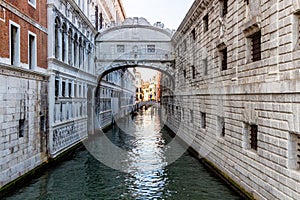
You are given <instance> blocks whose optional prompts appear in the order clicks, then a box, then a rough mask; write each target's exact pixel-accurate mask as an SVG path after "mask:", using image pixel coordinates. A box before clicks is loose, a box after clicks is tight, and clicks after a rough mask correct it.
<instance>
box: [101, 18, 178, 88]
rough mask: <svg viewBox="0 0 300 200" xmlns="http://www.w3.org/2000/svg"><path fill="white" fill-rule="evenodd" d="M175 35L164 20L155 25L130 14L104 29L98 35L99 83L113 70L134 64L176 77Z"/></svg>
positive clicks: (133, 65) (134, 65) (130, 66)
mask: <svg viewBox="0 0 300 200" xmlns="http://www.w3.org/2000/svg"><path fill="white" fill-rule="evenodd" d="M172 35H173V32H172V31H171V30H169V29H165V28H164V27H163V24H161V23H159V22H158V23H156V24H154V25H153V26H152V25H150V23H149V22H148V21H147V20H146V19H144V18H127V19H125V21H124V22H123V23H122V24H121V25H118V26H113V27H110V28H108V29H105V30H102V31H101V32H100V33H99V34H98V36H97V37H96V39H95V43H96V72H97V75H98V83H99V81H100V80H101V78H102V77H103V76H104V75H105V74H107V73H109V72H111V71H114V70H117V69H121V68H132V67H145V68H150V69H154V70H158V71H160V72H163V73H164V74H166V75H168V76H170V77H171V80H173V77H174V75H175V69H174V59H175V57H174V53H173V52H174V51H173V49H174V48H173V46H172V42H171V40H172Z"/></svg>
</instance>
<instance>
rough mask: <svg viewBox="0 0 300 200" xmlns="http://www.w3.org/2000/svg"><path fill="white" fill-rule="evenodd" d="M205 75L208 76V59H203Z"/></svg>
mask: <svg viewBox="0 0 300 200" xmlns="http://www.w3.org/2000/svg"><path fill="white" fill-rule="evenodd" d="M203 74H204V75H207V74H208V69H207V58H205V59H203Z"/></svg>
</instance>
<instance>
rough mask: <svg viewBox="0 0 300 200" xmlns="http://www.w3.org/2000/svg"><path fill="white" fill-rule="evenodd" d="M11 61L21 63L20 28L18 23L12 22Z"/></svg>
mask: <svg viewBox="0 0 300 200" xmlns="http://www.w3.org/2000/svg"><path fill="white" fill-rule="evenodd" d="M10 63H11V65H15V66H19V65H20V28H19V26H18V25H16V24H13V23H12V22H11V24H10Z"/></svg>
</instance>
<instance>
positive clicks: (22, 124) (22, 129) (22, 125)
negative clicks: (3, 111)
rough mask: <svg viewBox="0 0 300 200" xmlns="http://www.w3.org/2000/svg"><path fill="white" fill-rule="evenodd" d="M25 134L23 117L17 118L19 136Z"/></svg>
mask: <svg viewBox="0 0 300 200" xmlns="http://www.w3.org/2000/svg"><path fill="white" fill-rule="evenodd" d="M24 135H25V119H19V137H24Z"/></svg>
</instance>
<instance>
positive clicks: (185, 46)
mask: <svg viewBox="0 0 300 200" xmlns="http://www.w3.org/2000/svg"><path fill="white" fill-rule="evenodd" d="M186 50H187V45H186V40H183V51H186Z"/></svg>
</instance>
